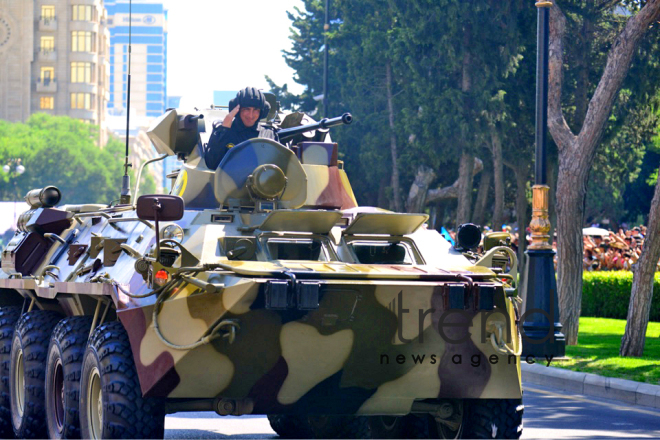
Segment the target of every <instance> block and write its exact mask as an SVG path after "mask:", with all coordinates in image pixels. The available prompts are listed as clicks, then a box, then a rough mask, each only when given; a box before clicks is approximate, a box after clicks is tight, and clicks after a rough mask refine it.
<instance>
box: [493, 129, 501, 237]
mask: <svg viewBox="0 0 660 440" xmlns="http://www.w3.org/2000/svg"><path fill="white" fill-rule="evenodd" d="M490 139H491V148H492V153H493V178H494V179H493V181H494V183H495V203H494V205H493V231H500V230H501V229H502V221H503V218H504V165H503V164H502V141H501V140H500V134H499V133H498V132H497V128H495V127H491V129H490Z"/></svg>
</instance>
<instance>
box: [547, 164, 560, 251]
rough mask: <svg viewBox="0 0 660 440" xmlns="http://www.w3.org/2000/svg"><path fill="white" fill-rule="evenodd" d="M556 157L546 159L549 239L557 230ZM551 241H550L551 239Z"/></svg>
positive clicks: (551, 238)
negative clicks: (548, 188) (548, 189)
mask: <svg viewBox="0 0 660 440" xmlns="http://www.w3.org/2000/svg"><path fill="white" fill-rule="evenodd" d="M555 159H556V158H554V157H551V158H549V159H548V186H549V187H550V191H548V193H549V194H548V203H549V204H550V206H549V211H550V213H549V216H550V231H548V234H550V240H553V237H554V236H555V232H556V231H557V177H556V176H557V168H558V165H557V161H556V160H555ZM551 243H552V241H551Z"/></svg>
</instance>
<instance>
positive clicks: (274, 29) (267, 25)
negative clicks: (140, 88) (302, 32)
mask: <svg viewBox="0 0 660 440" xmlns="http://www.w3.org/2000/svg"><path fill="white" fill-rule="evenodd" d="M162 1H163V4H164V6H165V8H166V9H167V10H168V23H167V31H168V37H167V38H168V40H167V44H168V52H167V94H168V96H182V97H183V99H182V103H181V106H182V107H183V106H184V105H185V104H190V103H192V102H194V103H195V105H209V104H211V103H212V96H213V95H212V92H213V90H240V89H243V88H245V87H248V86H253V87H257V88H260V89H264V90H268V83H267V82H266V80H265V78H264V76H265V75H268V76H269V77H271V78H272V79H273V81H275V83H276V84H277V85H280V86H281V85H283V84H284V83H286V84H288V86H289V90H290V91H292V92H294V93H300V92H302V91H303V86H301V85H299V84H298V83H295V82H294V81H293V76H294V71H293V70H292V69H291V68H289V66H287V65H286V63H285V62H284V58H283V56H282V50H283V49H287V50H288V49H291V47H292V43H291V40H290V39H289V35H290V34H291V31H290V28H291V20H289V18H288V16H287V13H286V11H292V12H294V8H295V7H296V6H297V7H298V8H299V9H301V10H302V11H304V10H305V7H304V4H303V2H302V0H162Z"/></svg>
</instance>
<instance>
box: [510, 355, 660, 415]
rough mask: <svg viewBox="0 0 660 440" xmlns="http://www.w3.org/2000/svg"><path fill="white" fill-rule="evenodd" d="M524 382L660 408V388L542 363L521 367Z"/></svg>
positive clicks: (524, 363) (523, 364) (526, 364)
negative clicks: (547, 365)
mask: <svg viewBox="0 0 660 440" xmlns="http://www.w3.org/2000/svg"><path fill="white" fill-rule="evenodd" d="M520 369H521V370H522V378H523V380H524V381H525V382H531V383H534V384H537V385H544V386H549V387H553V388H558V389H560V390H563V391H570V392H572V393H575V394H583V395H585V396H593V397H603V398H606V399H612V400H618V401H620V402H624V403H627V404H629V405H641V406H648V407H651V408H658V409H660V386H659V385H652V384H648V383H643V382H635V381H632V380H625V379H617V378H614V377H604V376H599V375H597V374H590V373H578V372H577V371H571V370H565V369H563V368H556V367H546V366H544V365H541V364H528V363H526V362H522V363H521V365H520Z"/></svg>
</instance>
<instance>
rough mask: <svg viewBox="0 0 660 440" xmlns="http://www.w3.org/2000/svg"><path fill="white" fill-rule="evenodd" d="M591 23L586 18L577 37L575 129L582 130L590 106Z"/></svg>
mask: <svg viewBox="0 0 660 440" xmlns="http://www.w3.org/2000/svg"><path fill="white" fill-rule="evenodd" d="M589 29H590V22H589V19H588V18H587V17H586V16H585V17H584V21H583V22H582V28H581V29H580V34H579V35H578V36H577V40H578V41H579V44H578V47H579V50H578V56H577V66H576V67H577V69H578V74H577V78H576V80H577V85H576V87H575V129H576V130H580V128H581V127H582V124H583V123H584V117H585V116H586V115H587V107H588V105H589V95H588V93H589V65H590V60H589V50H590V44H589V43H590V38H591V36H590V35H589Z"/></svg>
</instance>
